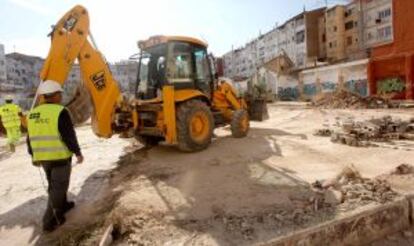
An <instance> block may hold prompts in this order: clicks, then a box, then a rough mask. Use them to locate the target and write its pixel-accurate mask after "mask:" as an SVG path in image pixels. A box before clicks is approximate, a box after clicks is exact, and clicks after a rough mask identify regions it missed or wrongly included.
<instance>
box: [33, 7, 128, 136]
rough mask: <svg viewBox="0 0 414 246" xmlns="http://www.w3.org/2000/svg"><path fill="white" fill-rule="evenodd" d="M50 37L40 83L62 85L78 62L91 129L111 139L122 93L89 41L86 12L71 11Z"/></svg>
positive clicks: (58, 23) (81, 9)
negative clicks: (89, 103) (89, 101)
mask: <svg viewBox="0 0 414 246" xmlns="http://www.w3.org/2000/svg"><path fill="white" fill-rule="evenodd" d="M50 36H51V47H50V50H49V54H48V56H47V58H46V61H45V63H44V65H43V68H42V70H41V73H40V79H41V81H46V80H53V81H56V82H58V83H60V84H61V85H62V86H63V84H64V82H65V81H66V78H67V76H68V74H69V72H70V70H71V68H72V65H73V63H74V62H75V60H76V59H77V60H78V62H79V66H80V70H81V75H82V79H83V81H84V85H85V87H86V89H87V90H88V92H89V94H90V97H91V99H92V103H93V113H92V129H93V131H94V133H95V134H96V135H97V136H100V137H105V138H109V137H111V135H112V134H113V128H114V122H115V121H116V116H115V114H116V113H115V112H116V111H119V108H118V107H119V105H120V104H121V103H122V94H121V91H120V89H119V86H118V83H117V81H115V79H114V78H113V76H112V74H111V71H110V70H109V66H108V64H107V63H106V62H105V59H104V58H103V56H102V54H101V53H100V52H99V51H98V50H97V48H96V47H95V46H94V45H92V43H91V42H90V40H89V39H88V37H91V36H90V31H89V16H88V12H87V10H86V9H85V8H84V7H82V6H79V5H78V6H75V7H74V8H72V9H71V10H70V11H68V12H67V13H66V14H65V15H64V16H63V17H62V18H61V19H60V20H59V21H58V22H57V24H56V25H55V26H54V27H53V30H52V32H51V33H50ZM92 41H93V39H92Z"/></svg>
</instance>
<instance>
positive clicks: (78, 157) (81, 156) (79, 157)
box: [76, 155, 83, 164]
mask: <svg viewBox="0 0 414 246" xmlns="http://www.w3.org/2000/svg"><path fill="white" fill-rule="evenodd" d="M82 162H83V155H77V156H76V163H77V164H81V163H82Z"/></svg>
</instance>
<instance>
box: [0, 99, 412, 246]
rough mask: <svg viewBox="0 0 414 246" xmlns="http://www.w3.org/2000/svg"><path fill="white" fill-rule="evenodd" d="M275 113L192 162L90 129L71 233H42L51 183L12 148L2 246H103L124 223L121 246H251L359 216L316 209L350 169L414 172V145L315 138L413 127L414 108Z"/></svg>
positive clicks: (291, 108)
mask: <svg viewBox="0 0 414 246" xmlns="http://www.w3.org/2000/svg"><path fill="white" fill-rule="evenodd" d="M269 111H270V119H269V120H267V121H265V122H260V123H256V122H254V123H252V124H251V131H250V134H249V135H248V137H246V138H243V139H234V138H232V137H231V134H230V132H229V129H227V128H221V129H217V130H216V131H215V133H216V135H217V137H216V138H215V139H214V141H213V143H212V145H211V146H210V147H209V148H208V149H207V150H205V151H202V152H199V153H192V154H187V153H180V152H178V151H177V150H176V149H175V148H172V147H169V146H158V147H155V148H151V149H143V148H142V146H141V145H140V144H136V143H134V141H133V140H126V139H119V138H118V137H113V138H112V139H108V140H104V139H98V138H96V137H95V136H93V134H92V132H91V131H90V129H89V127H88V126H83V127H80V128H78V129H77V133H78V136H79V139H80V143H81V145H82V149H83V152H84V155H85V157H86V160H85V163H84V164H82V165H77V166H75V167H74V168H73V171H72V180H71V186H70V197H71V198H72V199H74V200H75V201H76V204H77V207H76V209H75V210H73V211H71V212H70V213H69V214H68V218H67V222H66V224H65V225H64V226H63V227H61V228H60V229H58V230H57V231H56V232H54V233H51V234H47V235H42V234H41V232H40V228H41V227H40V222H41V216H42V213H43V210H44V208H45V205H46V197H47V196H46V192H45V188H44V185H43V184H42V180H43V182H45V181H44V178H43V179H42V178H41V177H43V173H42V172H39V170H38V169H37V168H35V167H33V166H32V165H31V164H30V159H29V156H28V155H27V154H26V147H25V145H24V144H22V145H19V146H18V148H17V152H16V153H15V154H13V155H9V154H7V153H5V150H4V149H2V150H1V152H0V197H1V199H0V244H1V245H45V244H61V245H67V244H78V243H80V244H83V245H94V244H96V240H98V239H99V236H100V235H101V234H102V233H103V230H104V229H105V226H107V225H109V224H111V223H112V224H113V225H114V226H115V233H114V237H115V239H116V240H115V244H116V245H127V244H135V245H251V244H255V243H260V242H263V241H266V240H270V239H271V238H274V237H276V236H278V235H282V234H285V233H287V232H289V231H292V230H295V229H298V228H303V227H306V226H308V225H311V224H315V223H320V222H322V221H324V220H327V219H332V218H335V217H340V216H343V214H344V213H346V212H347V211H349V210H350V209H357V208H356V207H355V206H338V207H323V208H321V209H319V210H318V211H315V209H314V206H315V203H314V200H315V199H316V197H317V194H316V193H315V192H314V191H313V190H312V189H311V188H310V185H309V184H310V183H312V182H314V181H316V180H325V179H330V178H332V177H334V176H335V175H337V174H338V173H339V172H340V171H341V170H342V169H343V168H344V167H346V166H348V165H350V164H353V165H354V166H355V168H356V169H357V170H358V171H359V172H360V173H361V175H362V176H364V177H367V178H374V177H377V176H378V175H381V174H385V173H389V172H390V171H391V170H393V169H394V168H395V167H397V166H398V165H400V164H402V163H408V164H413V165H414V154H413V153H414V152H413V150H414V143H410V142H396V143H388V144H383V145H381V147H367V148H355V147H351V146H347V145H339V144H333V143H331V142H330V140H329V138H323V137H318V136H314V135H313V133H314V131H315V129H318V128H321V127H323V126H324V125H329V124H332V123H334V122H335V121H336V120H338V119H346V118H349V117H351V118H352V117H354V118H356V119H369V118H370V117H380V116H383V115H392V116H394V117H400V118H403V119H408V118H410V117H413V116H414V111H413V110H412V109H411V110H409V109H406V110H402V109H401V110H400V109H393V110H385V109H381V110H325V109H316V108H311V107H307V106H305V105H304V104H298V103H283V104H282V103H279V104H272V105H269ZM0 144H2V145H4V144H5V141H4V139H2V140H1V141H0ZM40 171H41V170H40ZM387 180H389V181H390V183H391V185H392V188H393V189H394V190H397V191H399V192H402V193H410V192H412V191H413V188H414V178H412V177H408V176H390V177H387ZM348 205H350V204H348ZM364 205H365V204H364ZM358 209H360V208H358ZM391 239H393V238H391ZM391 241H392V240H391ZM380 243H381V242H380ZM375 245H381V244H375ZM387 245H392V244H387ZM396 245H398V244H396Z"/></svg>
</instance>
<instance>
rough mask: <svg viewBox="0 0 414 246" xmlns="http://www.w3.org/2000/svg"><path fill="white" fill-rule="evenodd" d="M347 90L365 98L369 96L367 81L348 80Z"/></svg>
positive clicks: (346, 83)
mask: <svg viewBox="0 0 414 246" xmlns="http://www.w3.org/2000/svg"><path fill="white" fill-rule="evenodd" d="M345 88H346V89H347V90H349V91H350V92H353V93H357V94H359V95H361V96H363V97H366V96H368V81H367V79H357V80H354V79H353V80H348V81H346V82H345Z"/></svg>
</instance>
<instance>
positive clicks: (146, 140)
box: [135, 135, 162, 147]
mask: <svg viewBox="0 0 414 246" xmlns="http://www.w3.org/2000/svg"><path fill="white" fill-rule="evenodd" d="M135 139H136V140H138V142H140V143H141V144H143V145H144V146H145V147H154V146H157V145H158V144H159V143H160V142H161V141H162V138H160V137H156V136H140V135H136V136H135Z"/></svg>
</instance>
